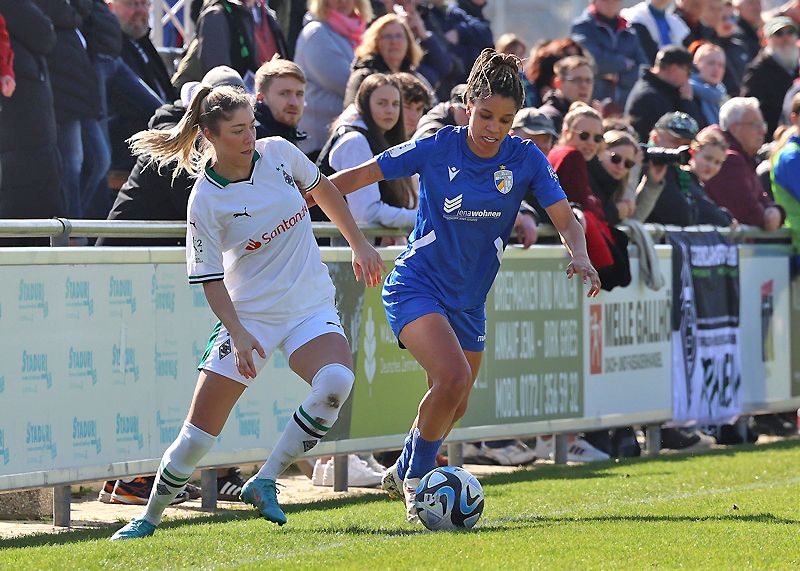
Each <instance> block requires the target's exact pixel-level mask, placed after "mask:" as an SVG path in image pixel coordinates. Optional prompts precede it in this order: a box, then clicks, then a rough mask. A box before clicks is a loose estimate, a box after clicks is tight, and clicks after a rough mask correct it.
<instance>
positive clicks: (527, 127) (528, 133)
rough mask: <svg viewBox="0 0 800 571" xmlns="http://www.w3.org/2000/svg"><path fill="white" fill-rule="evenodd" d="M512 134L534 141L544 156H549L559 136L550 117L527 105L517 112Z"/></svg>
mask: <svg viewBox="0 0 800 571" xmlns="http://www.w3.org/2000/svg"><path fill="white" fill-rule="evenodd" d="M511 134H512V135H515V136H517V137H519V138H521V139H528V140H530V141H533V142H534V143H535V144H536V146H537V147H539V150H540V151H542V153H543V154H544V156H547V153H549V152H550V149H552V148H553V143H554V142H555V140H556V139H557V138H558V133H557V132H556V128H555V126H554V125H553V121H552V120H551V119H550V117H548V116H547V115H545V114H544V113H542V112H541V111H539V110H538V109H535V108H533V107H525V108H523V109H520V110H519V111H518V112H517V115H516V117H514V123H513V124H512V125H511Z"/></svg>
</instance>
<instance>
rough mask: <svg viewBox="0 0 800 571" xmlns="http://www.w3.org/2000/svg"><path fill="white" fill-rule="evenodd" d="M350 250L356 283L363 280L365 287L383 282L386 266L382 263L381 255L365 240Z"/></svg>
mask: <svg viewBox="0 0 800 571" xmlns="http://www.w3.org/2000/svg"><path fill="white" fill-rule="evenodd" d="M352 250H353V273H354V274H355V276H356V281H361V280H362V279H363V280H364V283H365V284H367V287H376V286H379V285H380V284H381V283H382V281H383V277H382V275H383V273H385V272H386V264H384V263H383V259H381V255H380V254H379V253H378V252H377V250H375V248H373V247H372V245H371V244H370V243H369V242H367V241H366V240H364V242H363V243H362V244H361V245H360V246H357V247H355V248H353V249H352Z"/></svg>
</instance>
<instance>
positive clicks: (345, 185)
mask: <svg viewBox="0 0 800 571" xmlns="http://www.w3.org/2000/svg"><path fill="white" fill-rule="evenodd" d="M383 179H384V176H383V172H382V171H381V167H379V166H378V162H377V161H376V160H375V159H370V160H368V161H367V162H365V163H362V164H360V165H358V166H357V167H353V168H349V169H344V170H341V171H339V172H337V173H335V174H333V175H332V176H331V177H330V178H329V179H328V180H330V182H332V183H333V185H334V186H335V187H336V188H338V189H339V192H340V193H342V196H346V195H348V194H350V193H351V192H355V191H357V190H358V189H359V188H364V187H365V186H369V185H370V184H374V183H376V182H380V181H382V180H383ZM306 202H307V203H308V205H309V207H310V206H314V205H315V204H317V202H315V198H314V196H312V195H311V193H309V194H307V195H306Z"/></svg>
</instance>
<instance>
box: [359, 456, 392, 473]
mask: <svg viewBox="0 0 800 571" xmlns="http://www.w3.org/2000/svg"><path fill="white" fill-rule="evenodd" d="M361 459H362V460H363V461H364V462H366V463H367V466H369V468H370V470H372V471H373V472H377V473H378V474H383V473H384V472H385V471H386V466H384V465H383V464H381V463H380V462H378V461H377V460H376V459H375V456H373V455H372V454H366V455H365V456H364V457H363V458H361Z"/></svg>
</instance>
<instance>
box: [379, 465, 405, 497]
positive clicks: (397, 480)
mask: <svg viewBox="0 0 800 571" xmlns="http://www.w3.org/2000/svg"><path fill="white" fill-rule="evenodd" d="M381 487H382V488H383V490H384V491H385V492H386V493H387V494H388V496H389V497H390V498H392V499H397V500H402V499H403V498H404V497H405V495H404V494H403V479H402V478H401V477H400V475H399V474H398V473H397V463H394V464H392V465H391V466H389V467H388V468H386V471H385V472H384V473H383V479H382V480H381Z"/></svg>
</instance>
